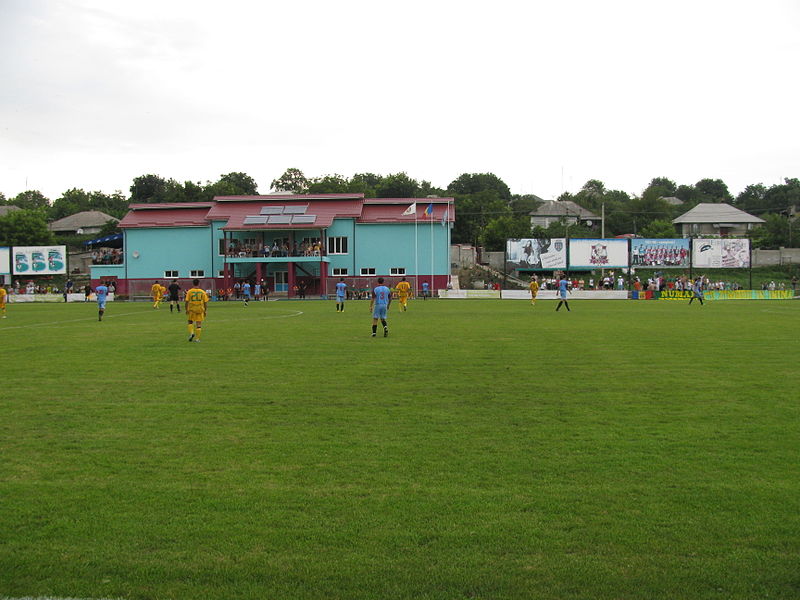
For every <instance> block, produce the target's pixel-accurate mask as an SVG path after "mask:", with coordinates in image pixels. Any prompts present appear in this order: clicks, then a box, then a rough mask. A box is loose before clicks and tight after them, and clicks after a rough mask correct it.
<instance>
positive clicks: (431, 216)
mask: <svg viewBox="0 0 800 600" xmlns="http://www.w3.org/2000/svg"><path fill="white" fill-rule="evenodd" d="M430 218H431V289H433V288H434V287H435V286H434V285H433V282H434V278H433V208H431V214H430Z"/></svg>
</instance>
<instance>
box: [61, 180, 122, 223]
mask: <svg viewBox="0 0 800 600" xmlns="http://www.w3.org/2000/svg"><path fill="white" fill-rule="evenodd" d="M85 210H99V211H101V212H104V213H106V214H108V215H111V216H112V217H116V218H118V219H120V218H122V217H123V216H124V215H125V213H126V212H127V210H128V200H127V199H126V198H125V197H124V196H123V195H122V193H121V192H114V193H113V194H105V193H103V192H85V191H84V190H82V189H78V188H73V189H71V190H67V191H66V192H64V193H63V194H62V195H61V196H60V197H58V198H56V200H55V202H53V206H52V207H51V208H50V211H49V216H50V219H51V220H57V219H63V218H64V217H67V216H69V215H74V214H75V213H79V212H82V211H85Z"/></svg>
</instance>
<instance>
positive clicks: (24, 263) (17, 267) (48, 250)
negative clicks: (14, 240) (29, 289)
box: [13, 246, 67, 275]
mask: <svg viewBox="0 0 800 600" xmlns="http://www.w3.org/2000/svg"><path fill="white" fill-rule="evenodd" d="M13 259H14V275H62V274H64V273H66V272H67V247H66V246H14V249H13Z"/></svg>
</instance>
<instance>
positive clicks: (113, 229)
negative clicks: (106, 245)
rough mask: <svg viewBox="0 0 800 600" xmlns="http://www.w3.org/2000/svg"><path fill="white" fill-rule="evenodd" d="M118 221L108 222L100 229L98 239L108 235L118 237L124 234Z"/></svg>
mask: <svg viewBox="0 0 800 600" xmlns="http://www.w3.org/2000/svg"><path fill="white" fill-rule="evenodd" d="M117 223H118V222H117V221H106V222H105V225H103V227H102V228H101V229H100V233H98V234H97V237H106V236H107V235H116V234H118V233H122V230H121V229H120V228H119V227H118V226H117Z"/></svg>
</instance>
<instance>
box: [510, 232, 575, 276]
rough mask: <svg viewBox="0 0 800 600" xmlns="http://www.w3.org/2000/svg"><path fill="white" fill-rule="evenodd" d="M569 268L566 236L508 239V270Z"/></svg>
mask: <svg viewBox="0 0 800 600" xmlns="http://www.w3.org/2000/svg"><path fill="white" fill-rule="evenodd" d="M566 268H567V240H566V238H539V239H528V238H526V239H511V240H506V270H507V271H514V270H517V269H518V270H521V271H526V270H527V271H553V270H555V269H566Z"/></svg>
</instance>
